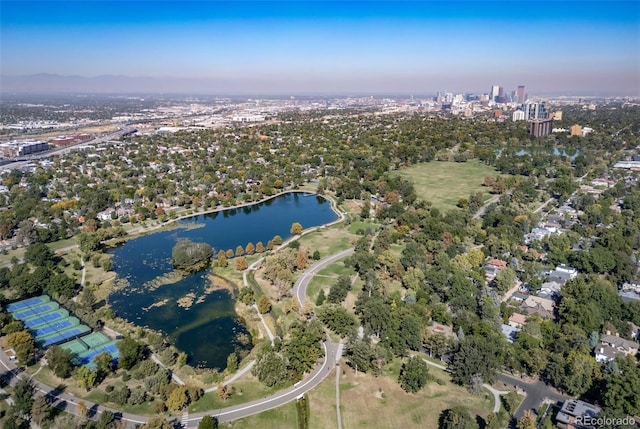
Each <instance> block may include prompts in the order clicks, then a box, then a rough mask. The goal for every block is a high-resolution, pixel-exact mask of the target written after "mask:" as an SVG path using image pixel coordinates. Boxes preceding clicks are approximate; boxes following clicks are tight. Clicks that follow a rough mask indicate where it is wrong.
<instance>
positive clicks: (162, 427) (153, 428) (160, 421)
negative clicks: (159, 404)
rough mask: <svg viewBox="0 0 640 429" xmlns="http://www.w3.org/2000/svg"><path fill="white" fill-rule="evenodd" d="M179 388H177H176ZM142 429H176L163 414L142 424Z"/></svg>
mask: <svg viewBox="0 0 640 429" xmlns="http://www.w3.org/2000/svg"><path fill="white" fill-rule="evenodd" d="M176 390H177V389H176ZM140 429H174V428H173V425H172V424H171V423H169V422H168V421H167V418H166V417H165V416H163V415H158V416H153V417H151V418H150V419H149V420H148V421H147V423H145V424H144V425H142V426H140Z"/></svg>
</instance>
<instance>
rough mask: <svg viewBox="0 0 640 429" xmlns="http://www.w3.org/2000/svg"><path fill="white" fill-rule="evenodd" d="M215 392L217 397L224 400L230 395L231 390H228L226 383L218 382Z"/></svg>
mask: <svg viewBox="0 0 640 429" xmlns="http://www.w3.org/2000/svg"><path fill="white" fill-rule="evenodd" d="M217 392H218V398H220V399H222V400H223V401H226V400H227V399H229V397H230V396H231V392H229V389H227V385H226V384H222V383H219V384H218V391H217Z"/></svg>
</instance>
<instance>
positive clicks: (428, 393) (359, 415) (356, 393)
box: [340, 362, 493, 429]
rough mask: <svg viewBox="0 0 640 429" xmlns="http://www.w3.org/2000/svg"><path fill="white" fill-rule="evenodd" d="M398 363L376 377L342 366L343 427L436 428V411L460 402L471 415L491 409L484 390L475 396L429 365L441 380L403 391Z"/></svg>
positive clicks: (480, 413)
mask: <svg viewBox="0 0 640 429" xmlns="http://www.w3.org/2000/svg"><path fill="white" fill-rule="evenodd" d="M399 368H400V363H399V362H393V363H392V364H391V365H389V366H388V367H387V368H385V371H384V374H383V375H382V376H379V377H373V376H371V375H367V374H362V373H358V375H357V376H356V375H355V371H353V370H352V369H351V368H349V367H346V366H345V367H343V369H344V375H343V376H342V378H341V383H340V385H341V386H343V388H342V389H341V401H340V403H341V406H342V420H343V424H344V427H345V428H358V427H362V428H369V429H377V428H380V429H383V428H389V427H401V428H421V429H423V428H424V429H436V428H438V419H439V417H440V413H441V412H442V411H444V410H445V409H447V408H451V407H453V406H456V405H462V406H464V407H465V408H467V409H468V410H469V412H470V413H471V414H472V415H480V416H482V417H483V418H484V417H486V416H487V415H488V414H489V413H490V412H491V411H492V409H493V399H492V397H490V396H489V395H488V394H483V395H480V396H475V395H473V394H471V393H469V392H468V391H467V390H466V389H464V388H463V387H460V386H456V385H454V384H452V383H451V382H450V379H449V375H448V374H447V373H445V372H444V371H441V370H438V369H437V368H433V367H429V374H430V375H431V376H432V377H435V378H437V379H440V380H443V381H444V385H442V386H440V385H439V384H438V383H436V381H435V380H431V381H429V382H428V384H427V386H426V387H424V388H423V389H422V390H420V391H419V392H417V393H415V394H410V393H406V392H405V391H403V390H402V389H401V388H400V385H399V384H398V381H397V374H398V372H399Z"/></svg>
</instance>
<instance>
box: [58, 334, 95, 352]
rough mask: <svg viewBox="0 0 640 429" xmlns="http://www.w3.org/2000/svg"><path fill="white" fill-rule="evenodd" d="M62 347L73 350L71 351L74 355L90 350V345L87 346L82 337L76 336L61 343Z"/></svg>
mask: <svg viewBox="0 0 640 429" xmlns="http://www.w3.org/2000/svg"><path fill="white" fill-rule="evenodd" d="M60 347H62V348H63V349H65V350H69V351H71V353H73V354H74V355H79V354H81V353H84V352H86V351H87V350H89V347H87V345H86V344H85V343H84V341H82V339H80V338H76V339H75V340H71V341H67V342H66V343H64V344H60Z"/></svg>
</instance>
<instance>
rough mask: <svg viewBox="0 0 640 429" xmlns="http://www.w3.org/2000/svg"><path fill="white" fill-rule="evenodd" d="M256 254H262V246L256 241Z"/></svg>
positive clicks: (260, 242)
mask: <svg viewBox="0 0 640 429" xmlns="http://www.w3.org/2000/svg"><path fill="white" fill-rule="evenodd" d="M256 252H258V253H263V252H264V244H262V241H258V242H257V243H256Z"/></svg>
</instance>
